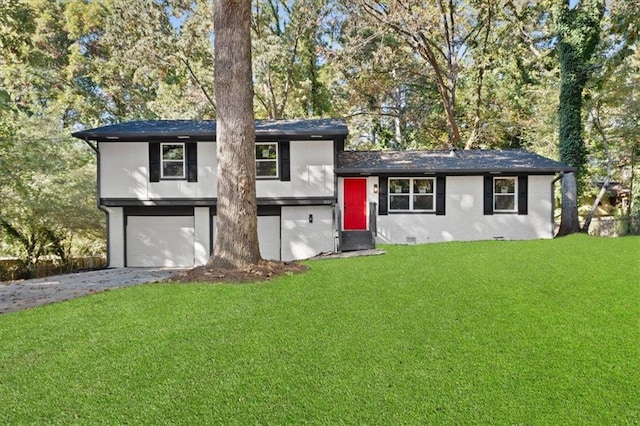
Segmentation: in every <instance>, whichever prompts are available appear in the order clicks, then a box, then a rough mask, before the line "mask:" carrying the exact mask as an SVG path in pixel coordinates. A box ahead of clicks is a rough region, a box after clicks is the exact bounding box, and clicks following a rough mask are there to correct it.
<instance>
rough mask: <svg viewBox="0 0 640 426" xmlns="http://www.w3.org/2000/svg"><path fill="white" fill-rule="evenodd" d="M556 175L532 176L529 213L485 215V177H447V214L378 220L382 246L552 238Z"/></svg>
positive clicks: (396, 216) (378, 238)
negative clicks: (553, 196) (554, 181)
mask: <svg viewBox="0 0 640 426" xmlns="http://www.w3.org/2000/svg"><path fill="white" fill-rule="evenodd" d="M552 180H553V176H547V175H543V176H529V180H528V197H527V198H528V214H526V215H518V214H516V213H513V214H494V215H491V216H487V215H484V212H483V204H484V198H483V197H484V188H483V177H482V176H448V177H447V178H446V207H447V208H446V215H444V216H438V215H433V214H398V213H393V214H389V215H387V216H380V217H378V236H377V241H378V242H380V243H390V244H407V243H427V242H444V241H472V240H491V239H506V240H523V239H539V238H552V237H553V232H552V229H551V226H550V218H551V217H552V213H553V212H552V200H551V182H552Z"/></svg>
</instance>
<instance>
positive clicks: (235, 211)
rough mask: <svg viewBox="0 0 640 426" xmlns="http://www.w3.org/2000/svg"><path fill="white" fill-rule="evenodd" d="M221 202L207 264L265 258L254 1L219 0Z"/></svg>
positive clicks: (249, 262) (216, 16)
mask: <svg viewBox="0 0 640 426" xmlns="http://www.w3.org/2000/svg"><path fill="white" fill-rule="evenodd" d="M214 11H215V12H214V28H215V32H216V35H215V41H214V43H215V44H214V46H215V93H216V104H217V123H216V124H217V129H216V141H217V159H218V173H217V175H218V203H217V213H216V220H217V223H216V230H217V232H216V236H215V245H214V250H213V252H214V254H213V256H212V257H211V259H209V262H208V263H207V266H212V267H223V268H229V267H231V268H236V269H241V268H245V267H247V266H248V265H252V264H257V263H258V262H259V261H260V260H261V257H260V249H259V246H258V218H257V203H256V184H255V181H256V165H255V129H254V115H253V78H252V71H251V4H250V3H249V2H247V1H237V0H215V1H214Z"/></svg>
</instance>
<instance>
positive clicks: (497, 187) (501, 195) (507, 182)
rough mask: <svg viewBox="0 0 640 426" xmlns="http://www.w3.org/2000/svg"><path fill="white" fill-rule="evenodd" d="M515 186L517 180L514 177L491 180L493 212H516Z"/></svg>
mask: <svg viewBox="0 0 640 426" xmlns="http://www.w3.org/2000/svg"><path fill="white" fill-rule="evenodd" d="M517 185H518V180H517V179H516V178H515V177H494V178H493V211H495V212H514V211H517V208H518V206H517V199H516V194H517V193H518V191H517V189H518V188H517Z"/></svg>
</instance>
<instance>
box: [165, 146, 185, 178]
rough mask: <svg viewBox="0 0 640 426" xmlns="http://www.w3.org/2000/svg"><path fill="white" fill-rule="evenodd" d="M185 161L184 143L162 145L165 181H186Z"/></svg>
mask: <svg viewBox="0 0 640 426" xmlns="http://www.w3.org/2000/svg"><path fill="white" fill-rule="evenodd" d="M185 159H186V155H185V149H184V144H183V143H161V144H160V161H161V163H162V164H161V167H160V171H161V177H162V178H163V179H184V177H185V169H186V167H185Z"/></svg>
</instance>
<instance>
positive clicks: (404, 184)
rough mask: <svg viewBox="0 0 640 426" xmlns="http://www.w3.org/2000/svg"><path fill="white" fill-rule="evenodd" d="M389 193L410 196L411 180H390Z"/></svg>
mask: <svg viewBox="0 0 640 426" xmlns="http://www.w3.org/2000/svg"><path fill="white" fill-rule="evenodd" d="M389 192H390V193H392V194H408V193H409V179H389ZM407 200H408V198H407ZM407 208H408V206H407Z"/></svg>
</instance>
